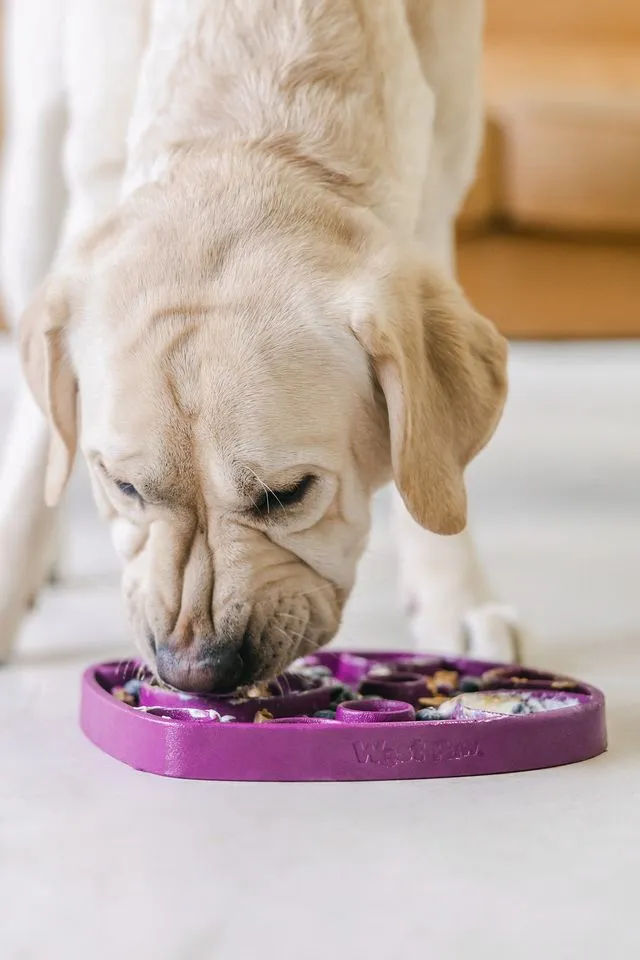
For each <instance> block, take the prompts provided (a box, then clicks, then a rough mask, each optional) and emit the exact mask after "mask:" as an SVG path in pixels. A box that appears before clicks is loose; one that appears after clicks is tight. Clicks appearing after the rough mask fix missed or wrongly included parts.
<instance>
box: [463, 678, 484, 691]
mask: <svg viewBox="0 0 640 960" xmlns="http://www.w3.org/2000/svg"><path fill="white" fill-rule="evenodd" d="M458 689H459V690H460V691H461V692H462V693H477V691H478V690H480V689H482V684H481V683H480V679H479V678H478V677H463V678H462V680H461V681H460V684H459V686H458Z"/></svg>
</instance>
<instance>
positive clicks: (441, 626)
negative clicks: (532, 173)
mask: <svg viewBox="0 0 640 960" xmlns="http://www.w3.org/2000/svg"><path fill="white" fill-rule="evenodd" d="M9 14H10V21H9V27H8V29H9V34H8V37H9V45H8V54H9V58H10V65H9V76H8V83H9V107H10V114H9V141H8V157H7V169H6V181H5V194H4V205H3V215H4V219H5V237H6V243H5V252H4V288H5V295H6V298H7V301H8V305H9V308H10V310H11V312H12V313H13V315H14V316H16V317H17V316H18V315H20V314H22V313H23V312H24V318H23V323H22V338H21V339H22V353H23V361H24V367H25V372H26V376H27V380H28V383H29V385H30V388H31V391H32V393H33V395H34V397H35V399H36V401H37V404H38V407H39V410H38V409H37V408H36V407H35V406H34V405H33V403H32V401H31V399H30V398H29V397H28V396H26V395H25V396H23V397H22V398H21V399H20V401H19V405H18V410H17V413H16V420H15V423H14V425H13V429H12V432H11V436H10V439H9V446H8V454H7V458H6V463H5V468H4V470H3V472H2V476H1V477H0V542H1V543H2V556H1V557H0V562H1V563H2V564H3V565H4V566H5V567H6V568H7V569H5V570H3V571H2V577H1V578H0V581H1V582H0V587H1V596H0V600H1V602H2V611H3V612H2V622H0V628H1V630H0V633H1V634H2V637H3V640H4V642H5V644H7V643H8V641H9V639H10V638H11V637H12V635H13V634H14V633H15V630H16V629H17V626H18V625H19V622H20V619H21V617H22V614H23V612H24V609H25V605H26V602H27V599H28V597H29V596H30V595H32V594H33V593H34V592H36V591H37V589H38V587H39V586H40V584H41V582H42V579H43V577H44V576H45V575H46V573H47V563H48V559H49V557H50V556H51V550H50V543H51V538H52V529H53V518H54V514H53V513H52V512H51V511H50V510H47V508H45V507H44V506H43V505H42V500H41V496H42V495H41V492H40V488H41V486H42V487H43V488H46V501H47V503H48V504H49V506H50V507H53V506H54V505H55V504H57V502H58V500H59V498H60V496H61V494H62V492H63V490H64V487H65V484H66V482H67V479H68V477H69V474H70V471H71V468H72V464H73V460H74V455H75V453H76V447H77V446H78V447H80V449H81V450H82V452H83V454H84V456H85V458H86V460H87V463H88V465H89V470H90V474H91V478H92V483H93V487H94V490H95V496H96V499H97V501H98V505H99V507H100V509H101V511H102V513H103V514H104V516H105V517H106V518H107V519H108V520H109V521H110V523H111V525H112V528H113V534H114V540H115V543H116V546H117V549H118V551H119V552H120V554H121V556H122V558H123V561H124V581H123V583H124V596H125V602H126V606H127V611H128V615H129V619H130V623H131V627H132V630H133V633H134V635H135V638H136V641H137V643H138V645H139V647H140V649H141V650H142V652H143V654H144V655H145V656H146V657H147V658H148V659H149V660H150V662H152V663H155V666H156V669H157V671H158V674H159V675H160V677H161V678H162V679H163V680H164V681H166V682H167V683H169V684H172V685H173V686H175V687H178V688H181V689H186V690H193V691H210V690H222V689H228V688H231V687H235V686H236V685H242V684H248V683H251V682H254V681H258V680H262V679H266V678H268V677H271V676H273V675H275V674H277V673H278V672H279V671H281V670H282V669H283V668H284V667H286V666H287V665H288V664H289V663H290V662H291V661H292V660H293V659H294V658H295V657H297V656H299V655H301V654H304V653H308V652H310V651H312V650H314V649H316V648H317V647H318V646H320V645H322V644H325V643H326V642H328V641H329V640H330V639H331V638H332V637H333V636H334V634H335V632H336V630H337V628H338V625H339V623H340V617H341V612H342V609H343V606H344V603H345V601H346V599H347V597H348V596H349V593H350V590H351V588H352V586H353V582H354V577H355V572H356V566H357V563H358V560H359V558H360V556H361V554H362V551H363V549H364V547H365V544H366V541H367V534H368V530H369V525H370V512H371V499H372V496H373V494H374V493H375V491H376V490H377V489H378V488H380V487H381V486H382V485H383V484H386V483H387V482H388V481H389V480H391V479H393V480H394V481H395V486H396V488H397V491H398V494H399V518H398V523H399V529H400V545H401V565H402V571H403V583H404V589H405V592H406V595H407V599H408V601H409V604H410V607H411V611H412V615H413V618H414V627H415V631H416V634H417V636H418V639H419V641H420V643H421V644H422V645H423V646H431V647H433V648H437V649H438V648H439V649H442V648H448V649H450V650H455V649H459V648H460V647H461V645H462V643H463V640H464V636H465V630H466V632H467V635H468V637H469V638H470V642H471V646H472V649H473V651H474V652H475V653H480V654H485V655H486V654H489V655H495V656H510V655H511V654H512V644H513V640H514V636H515V628H514V627H513V625H512V624H511V622H510V618H509V615H508V613H507V612H506V611H502V610H501V608H499V607H494V606H492V605H491V602H490V601H491V597H490V595H489V593H488V588H487V586H486V584H485V581H484V578H483V576H482V572H481V570H480V568H479V566H478V563H477V561H476V559H475V556H474V553H473V548H472V545H471V542H470V540H469V538H468V535H467V534H466V533H464V532H463V531H464V528H465V524H466V496H465V487H464V480H463V473H464V468H465V466H466V464H467V463H468V462H469V460H470V459H471V458H472V457H473V456H474V455H475V454H476V453H477V452H478V451H479V450H480V449H481V448H482V447H483V446H484V445H485V443H486V442H487V441H488V439H489V438H490V436H491V435H492V433H493V431H494V429H495V427H496V424H497V422H498V419H499V417H500V413H501V410H502V406H503V403H504V399H505V392H506V376H505V367H506V349H505V343H504V340H503V339H502V337H501V336H500V335H499V334H498V333H497V332H496V330H495V329H494V327H493V326H492V324H491V323H490V322H489V321H488V320H485V319H484V318H483V317H481V316H479V315H478V314H477V313H476V312H475V311H474V310H473V308H472V307H471V306H470V305H469V303H468V302H467V301H466V300H465V298H464V296H463V294H462V293H461V291H460V289H459V288H458V286H457V285H456V283H455V281H454V279H453V275H452V274H453V268H452V224H453V221H454V217H455V214H456V210H457V208H458V206H459V204H460V201H461V199H462V197H463V195H464V193H465V190H466V188H467V186H468V184H469V182H470V180H471V178H472V175H473V170H474V164H475V159H476V153H477V148H478V142H479V137H480V128H481V110H480V91H479V85H478V65H479V56H480V46H481V19H482V10H481V4H480V3H479V2H476V0H381V2H376V3H373V2H371V0H261V2H254V0H224V2H220V0H14V3H13V8H12V9H10V11H9ZM40 411H42V413H44V415H45V417H44V418H43V417H42V414H41V413H40ZM25 498H26V505H25ZM35 557H37V558H38V562H37V563H36V562H35V559H34V558H35ZM9 568H11V569H9ZM465 624H466V627H465ZM474 624H475V626H474ZM469 625H471V627H470V626H469Z"/></svg>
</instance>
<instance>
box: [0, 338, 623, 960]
mask: <svg viewBox="0 0 640 960" xmlns="http://www.w3.org/2000/svg"><path fill="white" fill-rule="evenodd" d="M639 374H640V345H630V344H620V345H615V346H608V345H599V346H598V345H593V346H568V347H564V346H544V347H543V346H535V347H534V346H521V347H518V348H517V349H515V350H514V351H513V360H512V392H511V400H510V404H509V407H508V413H507V415H506V417H505V419H504V421H503V424H502V426H501V428H500V431H499V433H498V436H497V437H496V439H495V441H494V442H493V443H492V445H491V446H490V448H489V450H488V451H487V452H486V453H485V454H483V455H482V456H481V458H480V459H479V460H478V462H477V463H476V464H475V465H474V466H473V468H472V470H471V471H470V475H469V479H470V486H471V492H472V505H473V515H474V522H475V528H476V530H477V532H478V537H479V541H480V545H481V549H482V553H483V554H484V556H485V557H486V561H487V564H488V566H489V568H490V570H491V573H492V576H493V579H494V581H495V584H496V586H497V587H498V589H499V591H500V593H501V595H502V596H503V597H504V598H505V599H507V600H509V601H510V602H513V603H515V604H517V605H518V606H519V608H520V610H521V611H522V614H523V616H524V617H525V618H526V620H527V622H528V624H529V625H530V627H531V629H532V631H533V635H534V636H533V639H532V641H531V643H530V645H529V649H528V656H527V659H528V660H529V661H530V662H532V663H534V664H537V665H541V666H547V667H550V668H556V669H558V670H561V671H567V672H573V673H575V674H577V675H579V676H582V677H583V678H585V679H587V680H590V681H592V682H594V683H596V684H599V685H601V686H602V687H604V689H605V692H606V694H607V697H608V704H609V727H610V750H609V752H608V754H606V755H605V756H603V757H602V758H600V759H597V760H594V761H590V762H588V763H584V764H579V765H576V766H572V767H565V768H561V769H556V770H550V771H540V772H536V773H527V774H519V775H510V776H501V777H490V778H477V779H460V780H448V781H431V782H428V781H427V782H404V783H385V784H374V783H371V784H307V785H305V784H299V785H295V784H294V785H278V784H267V785H251V784H215V783H195V782H179V781H170V780H163V779H160V778H154V777H151V776H147V775H143V774H140V773H135V772H133V771H132V770H129V769H128V768H126V767H124V766H121V765H119V764H118V763H116V762H115V761H113V760H111V759H109V758H108V757H106V756H103V755H102V754H100V753H99V752H98V751H97V750H96V749H95V748H94V747H92V746H91V745H90V744H89V743H87V742H86V741H85V740H84V739H83V737H82V735H81V733H80V731H79V729H78V725H77V721H76V714H77V706H78V681H79V676H80V671H81V669H82V667H83V665H84V664H86V663H87V662H89V661H91V660H95V659H97V658H104V657H113V656H118V655H126V654H127V652H128V650H129V647H128V644H127V639H126V634H125V630H124V625H123V621H122V616H121V610H120V604H119V599H118V594H117V587H116V582H115V564H114V562H113V560H112V558H111V554H110V549H109V547H108V544H107V540H106V536H105V534H104V531H102V530H101V529H100V528H99V526H98V525H97V523H96V521H95V519H94V516H93V510H92V508H91V505H90V502H89V499H88V495H87V492H86V489H85V487H84V484H83V482H82V478H79V479H78V481H77V482H76V484H75V487H74V492H73V495H72V496H71V498H70V512H71V528H70V532H69V536H68V551H67V554H68V555H67V561H66V566H67V575H68V579H67V582H66V583H65V585H64V586H62V587H59V588H57V589H55V590H52V591H50V592H49V593H48V594H47V596H46V597H45V598H44V599H43V601H42V603H41V605H40V606H39V608H38V610H37V611H36V612H35V613H34V614H33V616H32V617H31V619H30V621H29V623H28V624H27V626H26V628H25V632H24V637H23V642H22V643H21V645H20V649H19V652H18V654H17V657H16V660H15V663H14V664H13V665H11V666H10V667H7V668H5V669H4V670H3V671H2V672H0V958H2V960H26V958H37V960H40V958H43V960H57V958H61V960H62V958H64V960H75V958H76V957H78V958H80V957H82V958H87V957H90V958H92V960H102V958H109V960H111V958H113V957H116V956H137V957H138V958H144V960H146V958H151V957H153V958H154V960H211V958H215V960H227V958H229V960H231V958H237V957H251V958H254V957H255V958H260V957H265V958H271V957H274V958H275V957H278V958H279V960H289V958H292V960H293V958H296V960H297V958H300V960H315V958H318V960H320V958H323V960H325V958H328V957H330V956H334V955H336V953H337V952H338V951H339V952H340V953H341V954H343V953H348V954H349V955H350V956H351V957H357V958H360V957H362V958H364V957H372V958H375V960H403V958H405V957H409V956H411V957H422V956H424V957H427V956H438V957H442V956H448V957H452V958H454V960H457V958H461V960H462V958H467V957H480V958H484V957H492V958H494V957H507V956H509V955H511V953H512V954H513V955H514V956H518V957H520V958H534V957H535V958H536V960H537V958H539V957H540V955H546V956H547V957H550V958H552V960H556V958H562V960H572V958H587V960H591V958H593V960H600V958H603V957H611V958H617V957H623V956H638V955H639V951H640V926H639V925H638V919H637V917H638V912H637V899H638V895H637V886H638V876H639V875H640V696H639V694H638V686H639V681H638V678H639V676H640V498H639V493H640V442H639V440H640V438H639V437H638V432H639V425H640V375H639ZM12 382H13V378H12V365H11V363H10V361H9V359H8V356H7V353H6V348H5V349H4V352H3V353H0V393H1V397H0V410H1V411H2V414H1V415H2V418H3V420H6V410H7V407H8V402H9V395H10V390H11V384H12ZM394 576H395V571H394V556H393V551H392V548H391V538H390V536H389V533H388V529H387V511H386V502H385V499H384V498H382V499H381V502H380V506H379V509H378V520H377V524H376V529H375V531H374V536H373V538H372V544H371V550H370V552H369V555H368V556H367V558H366V561H365V562H364V563H363V565H362V571H361V578H360V583H359V588H358V591H357V594H356V596H355V597H354V599H353V602H352V604H351V606H350V609H349V611H348V615H347V617H346V622H345V625H344V629H343V631H342V635H341V637H340V642H341V643H343V644H351V645H354V646H357V645H360V646H382V647H384V646H386V647H389V646H402V645H403V644H405V643H406V642H407V638H406V635H405V630H404V626H403V624H402V622H401V619H400V617H399V614H398V610H397V605H396V600H395V595H394ZM507 951H509V953H508V952H507Z"/></svg>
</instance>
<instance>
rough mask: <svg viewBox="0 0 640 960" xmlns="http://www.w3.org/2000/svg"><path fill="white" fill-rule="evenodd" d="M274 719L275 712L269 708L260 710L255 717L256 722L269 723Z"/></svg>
mask: <svg viewBox="0 0 640 960" xmlns="http://www.w3.org/2000/svg"><path fill="white" fill-rule="evenodd" d="M269 720H273V714H272V713H271V712H270V711H269V710H258V711H257V712H256V715H255V716H254V718H253V722H254V723H267V721H269Z"/></svg>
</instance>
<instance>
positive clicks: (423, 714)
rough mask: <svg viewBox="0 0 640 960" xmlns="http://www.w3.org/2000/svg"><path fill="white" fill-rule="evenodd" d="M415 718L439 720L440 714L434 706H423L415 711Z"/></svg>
mask: <svg viewBox="0 0 640 960" xmlns="http://www.w3.org/2000/svg"><path fill="white" fill-rule="evenodd" d="M416 720H440V714H439V713H438V710H437V709H436V707H424V709H423V710H418V712H417V713H416Z"/></svg>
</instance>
